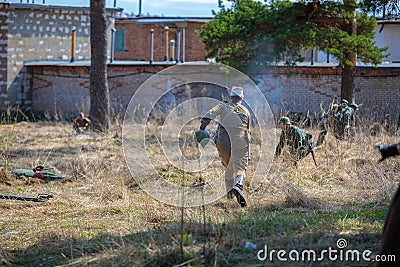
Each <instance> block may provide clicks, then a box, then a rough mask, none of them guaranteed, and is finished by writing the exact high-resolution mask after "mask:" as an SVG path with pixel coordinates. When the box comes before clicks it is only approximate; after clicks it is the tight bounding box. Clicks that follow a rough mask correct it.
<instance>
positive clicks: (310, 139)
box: [307, 133, 318, 166]
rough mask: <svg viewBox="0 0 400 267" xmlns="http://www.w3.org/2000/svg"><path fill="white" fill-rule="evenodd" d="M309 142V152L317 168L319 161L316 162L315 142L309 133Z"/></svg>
mask: <svg viewBox="0 0 400 267" xmlns="http://www.w3.org/2000/svg"><path fill="white" fill-rule="evenodd" d="M307 142H308V152H310V153H311V156H312V158H313V160H314V164H315V166H318V164H317V161H316V160H315V153H314V141H313V140H312V134H309V133H307Z"/></svg>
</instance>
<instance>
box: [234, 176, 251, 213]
mask: <svg viewBox="0 0 400 267" xmlns="http://www.w3.org/2000/svg"><path fill="white" fill-rule="evenodd" d="M243 187H244V176H243V175H238V176H236V178H235V185H234V186H233V188H232V192H233V194H234V195H235V196H236V199H237V202H238V203H239V204H240V206H241V207H242V208H243V207H246V204H247V203H246V196H245V195H244V192H243Z"/></svg>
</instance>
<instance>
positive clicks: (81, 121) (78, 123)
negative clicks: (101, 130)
mask: <svg viewBox="0 0 400 267" xmlns="http://www.w3.org/2000/svg"><path fill="white" fill-rule="evenodd" d="M89 125H90V119H88V118H86V117H83V118H76V119H75V120H74V128H78V127H88V126H89Z"/></svg>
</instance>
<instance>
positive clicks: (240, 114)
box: [200, 102, 250, 192]
mask: <svg viewBox="0 0 400 267" xmlns="http://www.w3.org/2000/svg"><path fill="white" fill-rule="evenodd" d="M211 119H216V121H217V122H218V123H219V126H218V131H217V133H216V135H217V136H216V138H214V139H215V141H216V147H217V150H218V154H219V157H220V158H221V161H222V164H223V165H224V166H225V167H226V168H227V169H226V172H225V182H226V185H227V192H229V190H230V189H231V188H232V186H233V181H234V180H233V178H234V177H237V176H238V175H243V176H245V174H246V170H247V166H248V159H249V146H250V112H249V111H248V109H247V108H246V107H245V106H243V105H242V104H240V103H233V102H232V103H220V104H218V105H216V106H215V107H213V108H212V109H210V110H209V111H208V112H207V114H206V115H205V116H204V117H203V118H202V120H201V125H200V129H201V130H204V129H205V127H207V125H208V124H209V123H210V121H211Z"/></svg>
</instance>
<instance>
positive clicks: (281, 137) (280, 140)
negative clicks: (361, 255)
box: [275, 133, 285, 157]
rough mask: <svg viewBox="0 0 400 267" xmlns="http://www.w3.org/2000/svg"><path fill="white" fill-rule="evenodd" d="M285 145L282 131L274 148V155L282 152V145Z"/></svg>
mask: <svg viewBox="0 0 400 267" xmlns="http://www.w3.org/2000/svg"><path fill="white" fill-rule="evenodd" d="M284 146H285V137H284V135H283V133H281V135H280V136H279V143H278V145H277V146H276V149H275V157H277V156H279V155H280V154H281V152H282V149H283V147H284Z"/></svg>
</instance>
